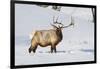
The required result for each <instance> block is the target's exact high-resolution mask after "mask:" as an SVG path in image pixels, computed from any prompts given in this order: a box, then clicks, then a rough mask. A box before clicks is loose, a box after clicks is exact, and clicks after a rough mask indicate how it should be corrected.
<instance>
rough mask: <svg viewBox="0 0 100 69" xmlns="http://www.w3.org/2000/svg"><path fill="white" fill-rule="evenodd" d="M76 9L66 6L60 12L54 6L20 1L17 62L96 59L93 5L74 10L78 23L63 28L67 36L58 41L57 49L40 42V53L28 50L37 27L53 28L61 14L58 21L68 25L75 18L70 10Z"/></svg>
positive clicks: (16, 36) (17, 9) (16, 11)
mask: <svg viewBox="0 0 100 69" xmlns="http://www.w3.org/2000/svg"><path fill="white" fill-rule="evenodd" d="M75 9H76V8H71V7H68V8H65V7H64V8H63V9H62V11H61V12H60V13H59V12H58V11H54V10H52V9H50V8H42V7H38V6H35V5H24V4H16V5H15V65H35V64H47V63H49V64H50V63H64V62H66V63H68V62H82V61H94V23H92V22H90V21H89V19H90V20H91V19H92V17H91V12H90V10H89V8H77V11H76V12H74V15H73V17H74V19H75V20H74V21H75V26H74V27H69V28H65V29H63V40H62V41H61V42H60V43H59V44H58V45H57V53H50V46H48V47H39V46H38V48H37V50H36V53H30V54H29V52H28V49H29V47H30V43H31V39H30V38H31V37H32V35H30V34H34V31H36V30H41V29H50V28H51V27H52V26H51V25H50V23H52V17H53V16H54V15H55V16H56V17H57V16H59V19H58V21H62V23H63V24H64V25H68V24H69V23H70V22H71V21H70V17H71V13H70V12H72V11H73V10H75ZM67 10H68V11H67ZM78 11H80V12H78ZM79 13H80V14H79ZM32 32H33V33H32ZM29 35H30V37H29Z"/></svg>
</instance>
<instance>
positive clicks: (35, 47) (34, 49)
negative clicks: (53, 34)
mask: <svg viewBox="0 0 100 69" xmlns="http://www.w3.org/2000/svg"><path fill="white" fill-rule="evenodd" d="M36 49H37V45H36V46H34V47H33V53H35V52H36Z"/></svg>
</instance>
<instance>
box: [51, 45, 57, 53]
mask: <svg viewBox="0 0 100 69" xmlns="http://www.w3.org/2000/svg"><path fill="white" fill-rule="evenodd" d="M53 51H54V52H55V53H56V52H57V51H56V46H55V45H52V46H51V53H53Z"/></svg>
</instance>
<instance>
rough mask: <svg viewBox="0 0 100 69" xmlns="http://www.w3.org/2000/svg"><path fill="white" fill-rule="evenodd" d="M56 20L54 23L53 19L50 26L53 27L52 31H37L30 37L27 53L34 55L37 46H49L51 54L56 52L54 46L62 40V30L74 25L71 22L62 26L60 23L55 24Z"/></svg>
mask: <svg viewBox="0 0 100 69" xmlns="http://www.w3.org/2000/svg"><path fill="white" fill-rule="evenodd" d="M57 20H58V18H57V19H56V21H54V17H53V24H51V26H53V29H49V30H37V31H36V32H35V33H34V36H33V37H32V40H31V46H30V48H29V53H31V51H33V53H35V52H36V49H37V47H38V46H41V47H47V46H51V53H53V52H55V53H56V52H57V51H56V46H57V44H58V43H59V42H61V40H62V39H63V34H62V29H63V28H67V27H69V26H71V25H74V23H72V22H71V23H70V24H69V25H68V26H64V25H63V24H62V23H61V22H57ZM55 24H58V26H56V25H55Z"/></svg>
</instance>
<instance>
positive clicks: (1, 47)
mask: <svg viewBox="0 0 100 69" xmlns="http://www.w3.org/2000/svg"><path fill="white" fill-rule="evenodd" d="M35 1H39V0H35ZM40 1H41V0H40ZM42 1H47V0H42ZM48 1H50V2H60V3H61V2H62V3H75V4H94V5H97V6H98V11H97V12H98V16H97V17H98V19H97V22H98V35H100V31H99V29H100V27H99V25H100V24H99V23H100V19H99V18H100V13H99V12H100V1H99V0H48ZM0 9H1V10H0V18H1V20H0V55H1V56H0V69H9V65H10V1H9V0H1V1H0ZM99 38H100V36H98V44H97V45H98V53H97V55H98V64H87V65H73V66H72V65H71V66H58V67H44V68H37V69H51V68H52V69H55V68H57V69H62V68H63V69H82V68H83V69H98V67H99V65H100V50H99V49H100V39H99ZM34 69H35V68H34Z"/></svg>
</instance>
